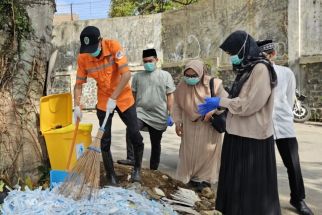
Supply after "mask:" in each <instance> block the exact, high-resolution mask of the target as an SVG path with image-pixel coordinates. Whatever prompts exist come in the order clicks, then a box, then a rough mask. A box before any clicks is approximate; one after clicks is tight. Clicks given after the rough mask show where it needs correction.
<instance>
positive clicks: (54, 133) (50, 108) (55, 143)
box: [40, 93, 92, 170]
mask: <svg viewBox="0 0 322 215" xmlns="http://www.w3.org/2000/svg"><path fill="white" fill-rule="evenodd" d="M40 130H41V132H42V134H43V135H44V137H45V141H46V146H47V151H48V155H49V160H50V165H51V168H52V169H54V170H66V165H67V160H68V155H69V150H70V147H71V144H72V138H73V134H74V130H75V125H74V124H72V96H71V94H70V93H63V94H54V95H50V96H45V97H42V98H41V99H40ZM91 132H92V124H79V127H78V132H77V137H76V143H75V148H74V150H73V155H72V160H71V167H73V166H74V165H75V163H76V160H77V159H78V158H79V157H80V156H81V155H82V153H83V152H84V150H85V149H86V148H87V147H88V146H89V145H90V144H91V142H92V137H91Z"/></svg>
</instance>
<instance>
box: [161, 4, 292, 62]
mask: <svg viewBox="0 0 322 215" xmlns="http://www.w3.org/2000/svg"><path fill="white" fill-rule="evenodd" d="M268 17H270V18H268ZM162 29H163V30H162V48H163V54H164V62H165V63H166V64H170V65H175V64H177V65H180V64H182V63H184V62H185V61H186V60H187V59H191V58H198V57H200V58H202V59H205V60H207V61H208V63H209V64H211V65H217V66H220V65H227V64H229V62H228V56H227V55H226V54H225V53H223V52H222V51H221V50H220V49H219V45H220V44H221V43H222V42H223V40H224V39H225V38H226V37H227V36H228V35H229V34H230V33H231V32H233V31H235V30H245V31H247V32H249V33H250V34H251V35H252V36H254V37H255V38H257V39H266V38H272V39H274V40H275V41H277V43H278V49H279V50H280V52H279V55H280V56H283V55H284V54H285V53H287V1H277V0H275V1H260V0H252V1H250V0H247V1H246V0H238V1H236V0H217V1H201V2H200V3H198V4H194V5H190V6H188V7H186V8H185V9H183V10H179V11H171V12H168V13H164V14H163V15H162ZM217 59H218V60H217ZM218 64H219V65H218Z"/></svg>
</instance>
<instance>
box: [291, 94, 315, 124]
mask: <svg viewBox="0 0 322 215" xmlns="http://www.w3.org/2000/svg"><path fill="white" fill-rule="evenodd" d="M295 95H296V96H295V102H294V106H293V116H294V122H300V123H303V122H305V121H307V120H309V119H310V118H311V109H310V107H309V106H308V105H306V104H304V100H305V98H306V96H305V95H303V94H301V93H300V92H299V91H298V90H297V89H296V92H295Z"/></svg>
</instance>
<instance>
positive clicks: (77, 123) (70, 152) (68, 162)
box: [66, 117, 79, 171]
mask: <svg viewBox="0 0 322 215" xmlns="http://www.w3.org/2000/svg"><path fill="white" fill-rule="evenodd" d="M78 126H79V118H78V117H77V120H76V125H75V130H74V136H73V140H72V145H71V146H70V149H69V156H68V161H67V166H66V168H67V171H68V170H69V166H70V162H71V160H72V154H73V151H74V147H75V143H76V137H77V131H78Z"/></svg>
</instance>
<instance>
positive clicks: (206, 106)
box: [198, 97, 220, 116]
mask: <svg viewBox="0 0 322 215" xmlns="http://www.w3.org/2000/svg"><path fill="white" fill-rule="evenodd" d="M219 103H220V98H219V97H207V98H205V102H204V103H203V104H200V105H198V113H199V114H200V115H201V116H205V115H206V114H207V113H209V112H210V111H213V110H214V109H216V108H218V107H219Z"/></svg>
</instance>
